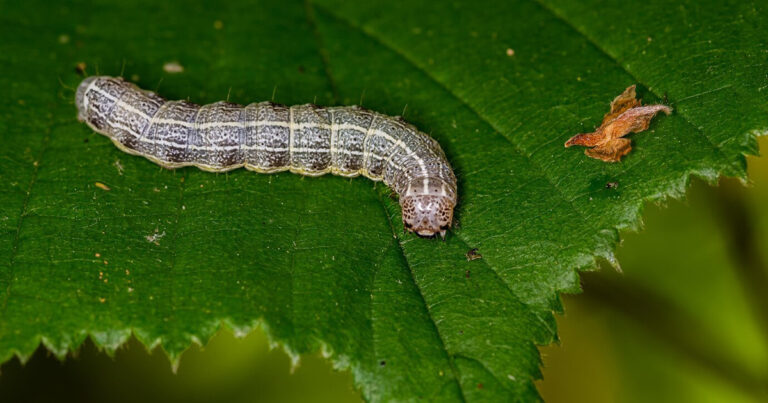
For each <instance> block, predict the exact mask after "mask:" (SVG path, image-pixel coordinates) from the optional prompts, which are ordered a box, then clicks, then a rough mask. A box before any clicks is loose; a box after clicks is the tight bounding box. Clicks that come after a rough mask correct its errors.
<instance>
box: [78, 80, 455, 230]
mask: <svg viewBox="0 0 768 403" xmlns="http://www.w3.org/2000/svg"><path fill="white" fill-rule="evenodd" d="M75 104H76V105H77V109H78V120H80V121H81V122H82V121H84V122H85V123H86V124H88V126H90V127H91V128H92V129H93V130H94V131H96V132H98V133H100V134H103V135H105V136H107V137H109V138H110V139H111V140H112V142H113V143H114V144H115V145H116V146H117V147H118V148H119V149H121V150H122V151H124V152H127V153H129V154H133V155H140V156H143V157H145V158H147V159H149V160H150V161H152V162H155V163H157V164H159V165H161V166H162V167H165V168H168V169H174V168H179V167H183V166H196V167H198V168H200V169H202V170H205V171H212V172H224V171H229V170H232V169H236V168H240V167H245V168H246V169H249V170H252V171H256V172H261V173H273V172H279V171H291V172H293V173H297V174H300V175H306V176H319V175H323V174H326V173H331V174H334V175H339V176H345V177H355V176H359V175H362V176H364V177H367V178H369V179H372V180H374V181H383V182H384V184H386V185H387V186H389V187H390V188H391V189H393V190H394V191H395V192H396V193H397V195H398V198H399V202H400V206H401V209H402V220H403V226H404V228H405V229H407V230H409V231H411V232H415V233H416V234H417V235H419V236H422V237H433V236H435V235H436V234H439V235H440V236H441V237H443V238H445V232H446V230H447V229H448V228H450V226H451V222H452V220H453V210H454V207H455V206H456V202H457V195H456V194H457V190H456V177H455V175H454V173H453V169H452V168H451V166H450V164H449V163H448V160H447V158H446V156H445V153H444V152H443V150H442V148H440V145H439V144H438V142H437V141H436V140H434V139H433V138H431V137H429V136H428V135H426V134H424V133H422V132H420V131H419V130H418V129H416V128H415V127H414V126H413V125H411V124H408V123H406V122H405V121H403V120H402V119H401V118H399V117H391V116H386V115H383V114H380V113H377V112H373V111H370V110H367V109H364V108H361V107H358V106H339V107H321V106H317V105H313V104H305V105H296V106H290V107H289V106H285V105H279V104H275V103H272V102H260V103H252V104H250V105H247V106H242V105H237V104H233V103H229V102H224V101H221V102H216V103H212V104H208V105H202V106H200V105H196V104H193V103H190V102H187V101H167V100H166V99H164V98H162V97H161V96H159V95H157V94H155V93H154V92H151V91H146V90H142V89H140V88H139V87H137V86H136V85H134V84H133V83H130V82H127V81H125V80H123V79H122V78H120V77H117V78H116V77H109V76H92V77H88V78H85V79H84V80H83V81H82V82H81V83H80V85H79V86H78V88H77V91H76V95H75Z"/></svg>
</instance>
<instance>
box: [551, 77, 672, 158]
mask: <svg viewBox="0 0 768 403" xmlns="http://www.w3.org/2000/svg"><path fill="white" fill-rule="evenodd" d="M659 112H664V113H666V114H667V115H669V114H670V113H671V112H672V108H670V107H668V106H666V105H646V106H642V104H641V102H640V100H639V99H637V95H636V94H635V86H634V85H632V86H630V87H629V88H627V89H626V90H624V92H623V93H621V95H619V96H618V97H616V98H615V99H614V100H613V102H611V111H610V112H608V113H607V114H605V116H604V117H603V123H602V124H600V127H598V128H597V129H596V130H595V131H594V132H592V133H582V134H577V135H575V136H573V137H571V138H570V139H569V140H568V141H566V142H565V146H566V147H570V146H574V145H575V146H587V147H592V148H588V149H587V150H585V151H584V153H585V154H587V155H588V156H590V157H592V158H596V159H599V160H603V161H606V162H618V161H620V160H621V157H623V156H625V155H627V153H629V152H630V151H631V150H632V142H631V140H629V139H625V138H622V137H624V136H626V135H627V134H629V133H639V132H641V131H643V130H646V129H648V125H649V124H650V123H651V119H653V117H654V116H656V114H657V113H659Z"/></svg>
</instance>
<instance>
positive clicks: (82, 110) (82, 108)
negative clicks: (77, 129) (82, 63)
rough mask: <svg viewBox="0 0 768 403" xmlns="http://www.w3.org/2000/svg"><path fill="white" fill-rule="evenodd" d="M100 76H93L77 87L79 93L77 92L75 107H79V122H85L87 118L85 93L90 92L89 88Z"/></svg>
mask: <svg viewBox="0 0 768 403" xmlns="http://www.w3.org/2000/svg"><path fill="white" fill-rule="evenodd" d="M97 78H99V77H98V76H91V77H88V78H86V79H85V80H83V81H82V82H81V83H80V85H78V86H77V92H75V105H77V120H79V121H81V122H85V119H86V118H87V111H88V103H87V99H85V93H86V91H88V87H90V86H91V83H93V82H94V81H95V80H96V79H97Z"/></svg>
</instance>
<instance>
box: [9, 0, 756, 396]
mask: <svg viewBox="0 0 768 403" xmlns="http://www.w3.org/2000/svg"><path fill="white" fill-rule="evenodd" d="M595 3H597V2H595ZM0 8H2V10H4V12H3V13H2V16H0V18H2V23H3V24H2V27H0V36H2V37H3V38H6V39H5V40H4V41H2V42H0V62H2V65H3V66H4V69H3V72H4V74H2V76H0V83H2V88H5V91H4V95H5V96H4V97H3V100H2V101H0V103H1V104H0V106H2V107H0V131H1V132H2V133H3V138H4V140H5V141H4V144H3V147H2V149H1V150H0V176H2V178H3V179H4V180H2V181H0V194H2V196H0V201H1V203H0V231H2V237H0V254H2V256H0V262H2V263H0V264H1V265H2V266H0V289H4V290H6V292H5V294H4V296H3V297H2V298H3V299H2V303H1V305H0V358H2V359H3V360H5V359H8V358H9V357H11V356H12V355H13V354H17V355H19V356H21V357H22V358H24V357H27V356H28V355H29V354H31V352H32V351H34V349H35V348H36V346H37V345H38V344H39V343H40V342H41V341H42V342H43V343H44V344H45V345H46V346H47V347H48V348H49V349H50V350H51V351H53V352H54V353H55V354H57V355H59V356H64V355H65V354H66V353H67V352H68V351H71V350H72V349H74V348H76V347H77V346H79V345H80V344H81V343H82V342H83V340H84V339H85V338H86V337H88V336H90V337H92V338H93V339H94V342H95V343H96V344H97V345H99V346H102V347H104V348H105V349H106V350H107V351H108V352H109V351H113V350H114V349H115V348H117V346H119V345H120V344H121V343H123V342H124V341H125V340H126V339H127V338H128V337H129V335H130V334H131V332H133V333H134V334H135V335H136V337H137V338H138V339H139V340H140V341H142V342H143V343H145V344H146V345H149V346H154V345H158V344H160V345H162V347H163V349H165V350H166V351H167V352H168V353H169V355H170V356H171V357H172V359H173V360H177V359H178V357H179V355H180V354H181V352H182V351H183V350H184V349H186V348H187V347H188V346H189V345H190V344H191V343H204V342H205V341H206V340H207V339H208V338H209V337H210V336H211V335H212V334H213V333H214V332H215V331H216V330H217V329H218V328H219V327H220V326H227V327H230V328H232V329H233V330H234V331H235V332H236V333H239V334H245V333H248V332H249V331H250V330H252V329H253V328H254V327H257V326H262V327H264V328H266V329H267V331H268V334H269V335H270V337H271V338H272V340H273V341H274V342H275V343H279V344H280V345H281V346H283V347H284V348H285V349H286V351H288V352H289V353H290V354H291V355H293V356H295V357H298V355H299V354H302V353H307V352H311V351H315V350H318V349H322V350H323V351H324V352H325V353H326V354H327V355H328V356H329V357H330V359H331V360H332V361H333V362H334V364H335V365H336V366H337V367H339V368H349V369H350V370H351V371H352V373H353V375H354V377H355V380H356V383H357V385H358V386H359V387H360V388H361V390H362V391H363V395H364V396H365V397H366V398H368V399H371V400H388V399H416V398H430V399H454V400H462V399H463V400H487V399H493V398H495V399H506V400H509V399H526V400H527V399H534V398H536V397H537V394H536V389H535V387H534V385H533V379H535V378H537V377H539V376H540V374H539V355H538V351H537V349H536V345H543V344H548V343H550V342H552V341H553V340H554V339H555V337H556V336H555V329H554V327H555V321H554V317H553V315H552V312H553V311H560V310H561V305H560V302H559V299H558V293H560V292H576V291H578V289H579V284H578V276H577V271H578V270H580V269H586V268H592V267H594V264H595V257H603V258H606V259H608V260H610V261H614V260H615V259H614V258H613V249H614V247H615V245H616V243H617V242H618V239H619V238H618V231H619V230H620V229H627V228H636V227H637V224H638V221H639V217H640V210H641V206H642V204H643V202H644V201H647V200H658V199H662V198H665V197H669V196H673V197H679V196H681V195H682V194H683V193H684V190H685V186H686V184H687V182H688V180H689V177H690V176H691V175H697V176H700V177H703V178H705V179H707V180H709V181H714V180H715V179H716V178H717V177H718V175H721V174H723V175H730V176H737V177H744V175H745V162H744V158H743V154H744V153H754V152H756V146H755V142H754V133H756V130H758V129H764V128H765V127H766V120H768V119H766V116H767V115H766V110H767V109H768V101H766V99H765V98H764V97H761V94H760V91H761V90H762V89H764V88H765V85H766V83H765V80H766V79H765V75H764V72H763V70H762V69H761V66H762V65H765V63H766V62H767V60H766V59H768V53H766V52H765V51H764V49H765V43H764V42H763V41H764V39H763V38H765V37H766V35H765V33H766V32H765V31H766V28H765V22H764V20H763V19H761V17H760V16H761V15H762V14H761V10H758V9H757V7H756V6H754V5H751V4H748V3H741V2H739V3H736V2H734V3H733V4H720V3H718V4H707V5H706V6H704V5H700V3H691V4H682V5H681V4H674V5H671V4H666V3H662V2H658V3H655V2H644V3H643V4H642V5H640V4H635V5H628V4H624V2H619V1H615V2H612V4H603V3H599V8H598V4H589V2H581V3H579V4H578V5H576V4H575V3H574V4H571V2H566V1H562V2H557V1H545V2H542V3H536V2H514V3H511V2H488V3H487V4H485V3H483V4H481V3H477V2H466V3H463V4H462V3H451V4H440V5H436V4H434V3H433V2H426V1H424V2H413V1H410V2H401V3H393V2H391V1H387V2H383V1H380V2H379V1H376V2H354V3H352V2H334V1H330V0H321V1H319V2H318V3H317V4H314V3H313V4H310V3H306V4H304V3H298V2H297V3H290V4H285V2H281V1H261V2H258V3H255V4H250V2H244V1H242V2H241V1H230V2H226V4H215V5H214V4H207V3H204V2H168V1H166V2H150V1H135V2H121V3H119V4H118V3H111V2H95V3H94V2H77V1H76V2H73V3H68V4H66V5H50V4H47V3H45V2H40V4H37V2H35V1H32V2H25V3H13V4H11V3H4V4H3V6H1V7H0ZM40 10H45V11H44V12H41V11H40ZM510 54H512V55H511V56H510ZM79 62H84V63H86V65H87V71H88V72H89V73H91V74H93V73H95V72H96V70H97V67H98V71H99V73H101V74H112V75H118V74H121V73H122V74H124V76H125V77H126V78H128V79H131V80H133V81H136V82H137V83H138V84H139V85H140V86H142V87H144V88H149V89H156V88H157V89H158V91H159V92H160V94H162V95H163V96H165V97H167V98H170V99H174V98H176V99H184V98H189V99H190V100H192V101H194V102H199V103H207V102H213V101H217V100H221V99H224V98H229V99H230V100H231V101H234V102H239V103H247V102H251V101H258V100H265V99H274V100H275V101H277V102H280V103H286V104H296V103H305V102H316V103H318V104H323V105H330V104H356V103H360V102H361V103H363V105H365V106H366V107H368V108H371V109H374V110H377V111H379V112H383V113H387V114H392V115H397V114H404V115H405V117H406V119H407V120H409V121H410V122H412V123H414V124H415V125H417V126H418V127H419V128H421V129H422V130H424V131H426V132H428V133H430V134H432V135H433V136H434V137H435V138H436V139H437V140H438V141H439V142H440V143H441V145H442V146H443V148H444V150H445V151H446V154H447V155H448V157H449V159H450V160H451V163H452V164H453V167H454V169H455V171H456V174H457V177H458V179H459V197H460V204H459V206H458V209H457V221H458V226H457V228H456V229H455V230H454V231H453V232H452V233H451V234H449V237H448V239H447V240H446V241H445V242H441V241H437V240H431V241H430V240H424V239H419V238H416V237H414V236H412V235H409V234H403V231H402V226H401V224H400V213H399V205H398V204H397V202H396V201H395V200H392V199H391V198H390V197H389V194H390V192H389V190H388V189H386V188H385V187H384V186H382V185H381V184H372V183H371V182H369V181H366V180H361V179H356V180H348V179H342V178H338V177H330V176H328V177H322V178H302V177H298V176H295V175H290V174H277V175H256V174H253V173H251V172H245V171H237V172H231V173H229V174H220V175H215V174H210V173H205V172H201V171H198V170H195V169H182V170H178V171H167V170H162V169H159V168H158V167H156V166H154V165H152V164H151V163H149V162H148V161H146V160H143V159H141V158H137V157H132V156H129V155H126V154H123V153H120V152H119V151H118V150H116V149H115V148H114V147H113V146H112V144H111V143H110V142H109V141H108V140H107V139H106V138H104V137H102V136H100V135H97V134H94V133H92V132H91V131H90V130H89V129H87V128H86V127H85V126H84V125H82V124H80V123H78V122H77V121H76V118H75V110H74V106H73V105H72V100H73V98H74V94H73V92H72V87H74V86H76V85H77V83H78V82H79V80H80V77H78V76H77V74H76V73H75V71H74V70H75V66H76V64H77V63H79ZM168 62H177V63H179V64H181V65H182V66H183V67H184V72H183V73H180V74H167V73H164V72H163V69H162V66H163V64H165V63H168ZM57 78H58V79H57ZM635 83H637V84H638V85H639V88H640V90H641V95H643V96H644V98H645V99H646V101H647V102H651V101H659V100H660V99H661V98H663V97H667V99H668V100H669V102H670V103H671V105H672V106H673V107H674V108H675V113H674V114H673V115H672V116H669V117H662V118H657V119H656V121H654V123H653V124H652V125H651V130H649V131H647V132H644V133H641V134H638V135H635V136H632V140H633V142H634V144H635V147H634V150H633V151H632V153H631V154H630V155H629V156H628V157H627V158H626V159H625V160H624V162H622V163H620V164H612V165H611V164H605V163H602V162H600V161H595V160H591V159H588V158H587V157H585V156H584V155H583V153H582V152H581V151H580V150H577V149H569V150H566V149H564V148H563V146H562V144H563V143H564V141H565V140H566V139H567V138H569V137H570V136H572V135H573V134H575V133H578V132H583V131H587V130H591V129H592V128H593V127H594V126H596V125H597V124H598V123H599V121H600V118H601V117H602V115H603V114H604V113H605V112H606V110H607V107H608V104H609V102H610V100H611V99H613V97H614V96H616V95H618V94H619V93H620V92H621V91H622V90H623V89H624V88H626V87H627V86H629V85H631V84H635ZM96 182H99V183H103V184H105V185H106V186H107V187H108V188H109V189H110V190H108V191H107V190H104V189H102V188H99V187H96V186H95V183H96ZM607 182H618V183H619V187H618V188H616V189H609V188H606V186H605V184H606V183H607ZM472 248H478V250H479V252H480V253H481V254H482V255H483V258H482V259H480V260H475V261H471V262H468V261H467V260H466V259H465V253H466V252H467V251H468V250H470V249H472Z"/></svg>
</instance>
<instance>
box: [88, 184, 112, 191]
mask: <svg viewBox="0 0 768 403" xmlns="http://www.w3.org/2000/svg"><path fill="white" fill-rule="evenodd" d="M93 186H96V187H97V188H99V189H101V190H106V191H107V192H109V191H110V190H112V189H110V188H109V186H107V185H105V184H103V183H101V182H94V184H93Z"/></svg>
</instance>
